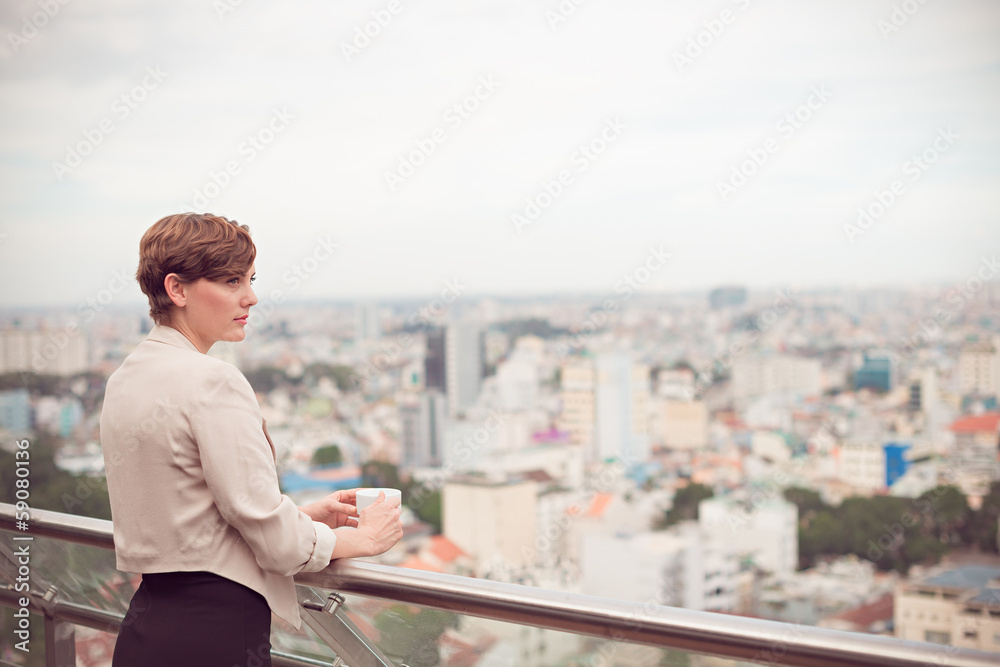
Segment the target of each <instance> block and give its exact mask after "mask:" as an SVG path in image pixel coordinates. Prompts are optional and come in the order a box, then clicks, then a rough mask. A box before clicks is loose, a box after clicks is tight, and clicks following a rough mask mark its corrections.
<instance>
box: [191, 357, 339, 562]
mask: <svg viewBox="0 0 1000 667" xmlns="http://www.w3.org/2000/svg"><path fill="white" fill-rule="evenodd" d="M219 369H221V370H219ZM213 370H215V371H218V372H215V373H213V374H212V377H211V379H210V380H208V381H207V382H205V383H198V384H202V386H203V387H204V389H203V391H201V392H200V395H199V396H193V397H191V398H192V408H191V413H190V415H189V419H190V425H191V431H192V435H193V436H194V439H195V443H196V445H197V447H198V452H199V454H200V456H201V464H202V469H203V471H204V474H205V482H206V484H207V485H208V489H209V491H210V492H211V494H212V496H213V499H214V501H215V504H216V506H217V507H218V509H219V513H220V514H221V515H222V517H223V518H224V519H225V520H226V521H227V522H228V523H229V524H230V525H231V526H233V527H234V528H235V529H236V530H238V531H239V533H240V535H241V536H242V537H243V539H244V540H246V542H247V544H248V545H249V546H250V548H251V549H252V550H253V553H254V556H255V557H256V559H257V563H258V565H260V567H261V568H262V569H263V570H265V571H267V572H272V573H274V574H278V575H281V576H291V575H294V574H295V573H297V572H317V571H319V570H322V569H323V568H325V567H326V566H327V565H329V564H330V556H331V555H332V554H333V548H334V546H335V545H336V543H337V537H336V534H335V533H334V532H333V530H332V529H331V528H330V527H329V526H327V525H326V524H324V523H320V522H317V521H313V520H312V519H310V518H309V516H307V515H306V514H305V513H304V512H302V511H300V510H299V508H298V507H297V506H296V505H295V503H294V502H293V501H292V499H291V498H289V497H288V496H286V495H284V494H282V493H281V491H280V489H279V486H278V474H277V470H276V469H275V465H274V459H273V456H272V453H271V447H270V445H269V444H268V442H267V439H266V437H265V435H264V430H263V427H262V415H261V413H260V406H258V405H257V398H256V396H254V393H253V389H252V388H251V387H250V383H249V382H247V380H246V378H245V377H243V374H242V373H240V372H239V370H238V369H237V368H235V367H234V366H230V365H229V364H226V363H222V364H220V365H219V367H217V368H216V369H213Z"/></svg>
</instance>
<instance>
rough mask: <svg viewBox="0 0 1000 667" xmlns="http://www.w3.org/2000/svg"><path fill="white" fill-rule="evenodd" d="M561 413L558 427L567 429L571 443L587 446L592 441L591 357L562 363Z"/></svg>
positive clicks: (592, 368)
mask: <svg viewBox="0 0 1000 667" xmlns="http://www.w3.org/2000/svg"><path fill="white" fill-rule="evenodd" d="M560 370H561V384H562V392H561V399H562V412H561V413H560V415H559V424H560V427H561V428H562V429H563V430H565V431H568V432H569V437H570V441H571V442H573V443H574V444H578V445H585V446H587V447H590V446H591V444H592V443H593V441H594V420H595V418H596V409H595V408H594V383H595V379H596V375H595V372H594V360H593V358H591V357H585V358H583V359H580V360H578V361H570V362H568V363H566V364H564V365H563V366H562V368H561V369H560Z"/></svg>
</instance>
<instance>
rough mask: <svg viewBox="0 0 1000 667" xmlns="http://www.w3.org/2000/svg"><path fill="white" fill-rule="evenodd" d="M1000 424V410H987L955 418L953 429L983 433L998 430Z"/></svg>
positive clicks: (958, 431) (961, 431) (954, 430)
mask: <svg viewBox="0 0 1000 667" xmlns="http://www.w3.org/2000/svg"><path fill="white" fill-rule="evenodd" d="M998 424H1000V412H987V413H986V414H983V415H977V416H975V417H963V418H961V419H957V420H955V423H953V424H952V425H951V430H952V431H953V432H955V433H982V432H984V431H986V432H991V433H992V432H995V431H997V430H998V429H997V425H998Z"/></svg>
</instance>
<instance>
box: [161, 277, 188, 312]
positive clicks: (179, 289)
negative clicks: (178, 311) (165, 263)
mask: <svg viewBox="0 0 1000 667" xmlns="http://www.w3.org/2000/svg"><path fill="white" fill-rule="evenodd" d="M163 289H164V290H166V292H167V296H168V297H170V300H171V301H173V302H174V305H175V306H177V307H178V308H183V307H184V305H185V304H187V285H185V284H184V283H182V282H181V279H180V276H178V275H177V274H176V273H168V274H167V275H166V276H164V278H163Z"/></svg>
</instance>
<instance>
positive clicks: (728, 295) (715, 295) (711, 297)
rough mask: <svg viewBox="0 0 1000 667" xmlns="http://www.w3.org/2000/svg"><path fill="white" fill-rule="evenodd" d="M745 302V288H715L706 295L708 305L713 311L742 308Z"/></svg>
mask: <svg viewBox="0 0 1000 667" xmlns="http://www.w3.org/2000/svg"><path fill="white" fill-rule="evenodd" d="M746 302H747V290H746V288H745V287H716V288H715V289H713V290H712V291H711V292H709V293H708V304H709V305H710V306H711V307H712V308H713V309H715V310H718V309H719V308H727V307H734V306H742V305H743V304H745V303H746Z"/></svg>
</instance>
